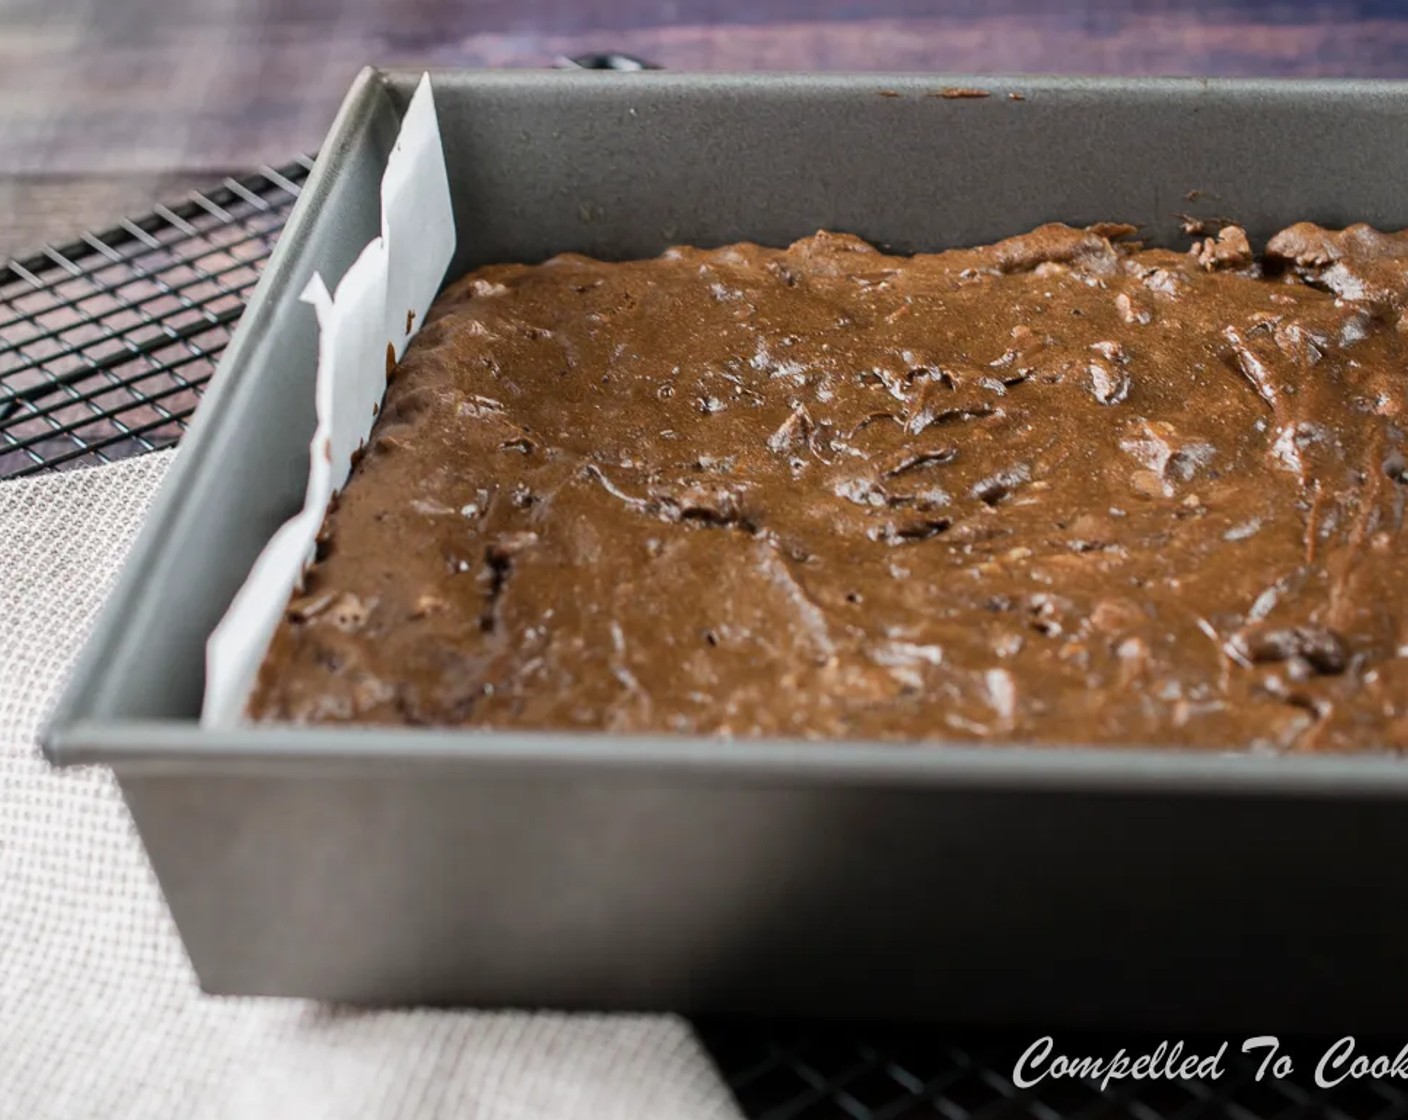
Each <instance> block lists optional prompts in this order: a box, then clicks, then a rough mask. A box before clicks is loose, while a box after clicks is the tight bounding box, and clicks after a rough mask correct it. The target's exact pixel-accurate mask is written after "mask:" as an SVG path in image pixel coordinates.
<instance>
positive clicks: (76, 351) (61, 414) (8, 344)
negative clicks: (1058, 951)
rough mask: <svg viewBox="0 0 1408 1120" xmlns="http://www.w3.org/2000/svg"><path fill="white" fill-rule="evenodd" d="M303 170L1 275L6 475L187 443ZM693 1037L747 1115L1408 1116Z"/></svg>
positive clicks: (1100, 1050) (746, 1034) (1236, 1063)
mask: <svg viewBox="0 0 1408 1120" xmlns="http://www.w3.org/2000/svg"><path fill="white" fill-rule="evenodd" d="M311 165H312V164H311V160H309V159H306V158H305V159H300V160H298V161H296V162H294V163H292V164H289V165H288V166H286V167H282V168H278V169H275V168H270V167H265V168H261V169H260V170H259V171H257V172H254V173H252V174H250V175H246V176H242V177H238V178H229V179H226V180H224V182H223V183H221V184H220V185H219V186H217V187H216V188H215V189H213V190H210V191H207V192H204V193H198V194H193V195H191V196H189V197H188V198H187V199H186V200H184V201H183V202H181V203H179V204H177V205H174V206H158V207H157V208H155V209H154V210H153V211H152V212H151V213H150V214H147V215H145V216H143V217H140V218H133V219H129V220H124V221H122V222H120V223H118V224H117V225H116V226H114V227H113V228H112V229H110V230H107V231H104V232H102V233H89V234H84V235H83V236H82V237H80V238H79V239H77V240H76V241H74V242H72V243H71V244H68V245H64V246H61V247H57V248H55V247H47V248H45V249H43V250H42V251H40V252H38V253H35V254H33V255H31V256H28V257H26V258H24V259H21V260H18V261H13V262H11V263H9V264H8V265H5V266H3V267H0V478H6V477H17V476H21V475H32V474H36V473H39V472H43V471H51V470H62V469H69V468H73V467H78V466H91V465H97V464H100V463H105V462H110V461H113V460H116V459H120V458H123V457H126V456H131V455H136V454H141V453H142V452H146V451H152V450H155V449H157V448H160V447H165V446H169V445H171V444H174V443H175V442H176V441H177V440H178V439H180V436H181V432H182V430H183V429H184V426H185V422H186V419H187V418H188V417H189V416H190V415H191V413H192V412H193V411H194V410H195V407H196V405H197V403H198V401H199V398H200V394H201V390H202V389H203V387H204V386H205V384H206V382H207V381H208V380H209V378H210V375H211V373H212V372H213V371H214V368H215V363H216V362H217V361H218V359H219V356H220V353H221V351H222V350H223V349H224V347H225V345H226V343H227V342H228V341H229V338H230V334H231V332H232V330H233V329H234V326H235V324H236V322H237V320H238V319H239V317H240V314H241V313H242V311H243V310H244V305H245V301H246V299H247V297H248V295H249V293H250V290H251V289H252V288H253V286H254V284H255V282H256V281H257V279H258V277H259V273H260V270H261V269H262V267H263V265H264V262H265V260H266V259H267V257H268V255H269V252H270V251H271V250H272V248H273V244H274V241H275V239H276V238H277V237H278V235H279V232H280V230H281V229H282V228H283V225H284V222H285V220H286V219H287V217H288V212H289V210H290V209H291V208H292V206H293V203H294V201H295V200H296V198H297V197H298V193H299V190H300V188H301V186H302V184H303V182H304V181H305V180H306V178H307V175H308V172H309V170H310V168H311ZM699 1029H700V1035H701V1038H702V1039H703V1041H704V1043H705V1045H706V1046H707V1047H708V1049H709V1051H710V1053H711V1054H712V1055H713V1056H714V1058H715V1060H716V1062H717V1063H718V1066H719V1068H720V1070H721V1071H722V1073H723V1075H724V1077H725V1078H726V1080H727V1081H728V1083H729V1085H730V1086H731V1087H732V1088H733V1090H734V1093H735V1095H736V1096H737V1098H738V1102H739V1104H740V1105H741V1106H742V1109H743V1111H744V1113H745V1114H746V1115H747V1116H748V1117H750V1118H753V1120H1107V1118H1108V1120H1114V1118H1125V1117H1128V1118H1129V1120H1201V1118H1204V1117H1228V1118H1230V1120H1263V1118H1266V1120H1320V1118H1323V1120H1398V1118H1404V1120H1408V1094H1405V1092H1404V1091H1403V1089H1402V1088H1400V1086H1399V1084H1398V1083H1394V1082H1388V1081H1370V1080H1357V1081H1351V1082H1348V1083H1346V1084H1344V1085H1342V1086H1340V1087H1339V1088H1336V1089H1333V1090H1319V1089H1316V1088H1314V1087H1313V1085H1312V1084H1311V1082H1310V1070H1311V1068H1313V1055H1314V1054H1316V1053H1318V1052H1319V1051H1322V1050H1323V1049H1324V1047H1325V1046H1326V1045H1327V1044H1328V1041H1332V1040H1326V1041H1322V1042H1319V1043H1317V1042H1315V1041H1313V1040H1310V1041H1302V1043H1301V1044H1300V1045H1299V1047H1298V1053H1299V1054H1300V1055H1301V1057H1300V1058H1298V1060H1297V1074H1296V1076H1295V1077H1294V1078H1292V1079H1288V1080H1284V1081H1275V1080H1262V1081H1258V1080H1257V1079H1256V1077H1255V1073H1256V1066H1255V1061H1254V1059H1253V1058H1252V1057H1249V1056H1243V1055H1242V1054H1241V1053H1240V1051H1239V1049H1238V1046H1239V1043H1237V1042H1234V1043H1233V1045H1232V1046H1231V1047H1230V1048H1229V1053H1228V1058H1227V1063H1226V1073H1225V1076H1224V1077H1222V1078H1220V1079H1218V1080H1216V1081H1209V1082H1197V1081H1185V1082H1177V1083H1171V1082H1138V1083H1133V1082H1124V1083H1121V1084H1117V1085H1113V1086H1111V1087H1109V1088H1108V1089H1104V1088H1101V1086H1099V1085H1098V1084H1096V1083H1093V1082H1090V1081H1065V1082H1051V1083H1043V1084H1042V1085H1039V1086H1036V1087H1034V1088H1027V1089H1021V1088H1018V1087H1017V1086H1016V1085H1015V1084H1014V1083H1013V1081H1012V1071H1013V1064H1014V1062H1015V1060H1016V1058H1017V1056H1018V1055H1019V1054H1020V1053H1021V1052H1022V1050H1023V1049H1024V1048H1025V1047H1026V1045H1028V1044H1029V1043H1030V1042H1031V1041H1032V1040H1033V1039H1035V1038H1037V1037H1039V1036H1040V1035H1041V1034H1043V1033H1045V1032H1044V1031H1042V1030H1041V1029H1038V1028H1034V1029H1032V1030H1030V1031H1027V1032H1022V1033H1019V1034H1011V1033H1008V1034H992V1033H991V1032H981V1031H953V1030H949V1029H944V1030H940V1029H931V1028H913V1027H911V1028H896V1027H888V1026H867V1025H857V1024H835V1025H830V1026H821V1025H816V1024H810V1025H808V1024H790V1023H778V1022H755V1021H739V1020H730V1021H727V1022H724V1021H707V1022H701V1023H700V1024H699ZM1158 1041H1159V1040H1158V1039H1152V1038H1151V1039H1143V1040H1141V1039H1138V1038H1130V1037H1122V1038H1097V1037H1094V1036H1071V1037H1068V1038H1063V1039H1062V1052H1064V1053H1069V1054H1093V1055H1112V1054H1114V1053H1115V1052H1116V1051H1117V1050H1118V1049H1120V1048H1121V1047H1124V1048H1126V1049H1128V1050H1130V1051H1131V1052H1136V1053H1137V1052H1142V1050H1140V1048H1141V1047H1142V1048H1143V1049H1144V1050H1148V1049H1152V1048H1153V1047H1154V1046H1155V1045H1157V1043H1158ZM1190 1045H1192V1046H1194V1047H1196V1045H1197V1044H1196V1043H1194V1044H1190ZM1202 1045H1203V1046H1204V1048H1205V1049H1207V1048H1215V1047H1216V1045H1217V1040H1204V1042H1203V1043H1202ZM1385 1046H1386V1047H1387V1050H1388V1052H1389V1053H1394V1052H1395V1051H1396V1049H1397V1047H1396V1046H1394V1045H1393V1044H1391V1043H1389V1044H1385ZM1380 1049H1383V1047H1381V1048H1380Z"/></svg>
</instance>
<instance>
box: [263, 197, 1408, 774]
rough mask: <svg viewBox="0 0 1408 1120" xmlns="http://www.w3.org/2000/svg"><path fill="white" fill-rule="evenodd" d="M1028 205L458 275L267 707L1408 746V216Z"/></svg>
mask: <svg viewBox="0 0 1408 1120" xmlns="http://www.w3.org/2000/svg"><path fill="white" fill-rule="evenodd" d="M1133 232H1134V231H1133V230H1132V229H1131V228H1130V227H1126V226H1116V225H1109V224H1106V225H1097V226H1093V227H1090V228H1088V229H1073V228H1069V227H1066V226H1061V225H1049V226H1043V227H1041V228H1040V229H1037V230H1035V231H1033V232H1031V233H1028V234H1024V235H1022V236H1019V237H1013V238H1010V239H1008V240H1005V241H1001V242H998V243H996V244H993V245H989V246H985V247H981V248H974V249H960V250H952V251H949V252H944V253H937V254H929V255H918V256H914V257H894V256H887V255H885V254H883V253H880V252H878V251H876V250H875V249H873V248H872V247H871V246H870V245H868V244H866V243H865V242H863V241H861V240H859V239H858V238H855V237H851V236H847V235H842V234H832V233H818V234H816V235H815V236H813V237H809V238H805V239H803V240H801V241H798V242H797V243H795V244H793V245H792V246H790V247H788V248H786V249H770V248H763V247H759V246H757V245H752V244H738V245H730V246H726V247H724V248H720V249H712V250H702V249H694V248H674V249H670V250H668V251H667V252H665V253H664V254H663V255H661V256H660V257H658V258H655V259H652V260H638V261H625V262H610V263H608V262H602V261H596V260H590V259H587V258H585V257H581V256H577V255H572V254H568V255H563V256H559V257H556V258H553V259H552V260H549V261H547V262H545V263H543V264H540V265H532V266H529V265H500V266H493V267H488V268H483V269H480V270H478V271H476V272H474V273H473V274H471V275H469V276H466V277H464V278H463V279H461V280H459V281H458V282H456V283H455V284H453V285H451V286H450V287H449V289H448V290H447V291H446V292H445V294H444V295H443V296H442V297H441V298H440V299H439V300H438V301H437V302H436V304H435V305H434V307H433V308H432V310H431V312H430V314H429V316H428V319H427V322H426V325H425V326H424V328H423V329H422V330H421V331H420V333H419V334H418V335H417V336H416V338H415V339H414V341H413V342H412V344H411V346H410V348H409V349H408V351H407V353H406V355H405V356H404V358H403V359H402V361H401V362H400V364H399V366H398V367H397V368H396V370H395V371H394V374H393V376H392V379H391V383H390V386H389V388H388V390H387V394H386V399H385V402H384V407H383V409H382V412H381V415H380V416H379V418H378V420H377V423H376V426H375V428H374V430H373V433H372V438H371V440H370V443H369V445H368V447H367V448H366V451H365V454H363V456H362V457H361V459H360V461H359V462H358V463H357V465H356V467H355V468H354V470H353V472H352V475H351V478H350V479H349V481H348V483H347V485H346V487H345V488H344V490H343V492H342V493H341V495H340V496H339V498H338V500H337V501H336V503H335V505H334V508H333V509H332V510H331V511H330V512H329V514H328V517H327V520H326V523H325V525H324V528H323V531H322V534H321V537H320V543H319V549H318V556H317V561H316V563H315V564H314V565H313V567H312V568H311V570H310V571H309V573H308V578H307V581H306V586H305V588H304V589H303V590H302V591H301V592H299V594H298V595H297V596H296V597H295V598H294V600H293V601H292V602H291V603H290V604H289V606H288V609H287V612H286V615H285V617H284V619H283V620H282V621H281V623H280V625H279V628H278V631H277V633H276V634H275V637H274V640H273V643H272V645H271V648H270V650H269V652H268V654H267V656H266V659H265V661H264V664H263V666H262V668H261V671H260V675H259V679H258V683H257V686H256V690H255V693H254V695H253V697H252V700H251V703H250V714H251V715H252V717H254V718H255V719H257V720H260V721H292V722H311V723H374V724H415V725H435V726H466V727H479V728H495V729H510V728H513V729H536V730H549V729H556V730H599V731H610V732H618V733H626V732H671V733H691V734H706V735H734V736H784V737H801V738H825V739H831V738H848V739H849V738H855V739H877V740H916V741H917V740H936V739H946V740H954V739H958V740H977V741H985V742H992V743H1011V742H1028V743H1031V742H1036V743H1070V744H1101V745H1112V746H1113V745H1119V744H1137V745H1164V744H1167V745H1184V746H1189V747H1201V748H1209V749H1218V750H1228V749H1234V750H1236V749H1262V750H1278V751H1347V750H1398V749H1401V748H1402V747H1404V746H1405V745H1408V631H1406V630H1405V621H1406V620H1408V609H1406V608H1405V593H1404V590H1403V584H1404V580H1403V577H1402V574H1401V571H1400V568H1399V563H1398V553H1399V549H1400V542H1401V540H1402V535H1403V514H1404V504H1405V496H1408V458H1405V452H1404V450H1403V419H1402V417H1401V415H1400V414H1401V412H1402V411H1403V407H1404V402H1405V378H1408V372H1405V371H1408V333H1406V332H1408V318H1404V317H1403V315H1402V313H1403V311H1404V308H1405V306H1408V237H1405V236H1403V235H1396V234H1382V233H1379V232H1377V231H1375V230H1372V229H1369V228H1368V227H1365V226H1355V227H1351V228H1350V229H1348V230H1345V231H1341V232H1336V231H1329V230H1324V229H1321V228H1319V227H1317V226H1312V225H1309V224H1300V225H1295V226H1292V227H1290V228H1288V229H1286V230H1283V231H1282V232H1281V233H1279V234H1277V235H1276V236H1275V237H1274V238H1272V240H1271V241H1270V242H1269V244H1268V245H1267V246H1266V247H1265V251H1264V252H1263V253H1262V254H1260V255H1256V254H1254V253H1253V250H1252V247H1251V246H1250V245H1249V243H1248V241H1247V238H1246V236H1245V235H1244V234H1243V232H1242V231H1241V230H1240V229H1238V228H1237V227H1235V226H1232V227H1226V228H1224V229H1222V230H1221V231H1220V233H1218V234H1217V236H1209V237H1208V238H1206V239H1205V240H1203V241H1200V242H1198V243H1197V244H1195V245H1194V246H1193V248H1192V249H1191V250H1190V251H1189V252H1188V253H1177V252H1174V251H1170V250H1163V249H1146V248H1143V247H1141V246H1140V245H1139V244H1137V243H1135V242H1133V241H1131V240H1129V238H1130V235H1131V234H1132V233H1133Z"/></svg>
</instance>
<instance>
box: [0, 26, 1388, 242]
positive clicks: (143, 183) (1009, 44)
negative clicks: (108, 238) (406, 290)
mask: <svg viewBox="0 0 1408 1120" xmlns="http://www.w3.org/2000/svg"><path fill="white" fill-rule="evenodd" d="M1192 7H1196V9H1197V10H1196V11H1190V10H1189V9H1190V8H1192ZM603 49H609V50H621V51H626V52H630V53H634V54H637V55H641V56H644V57H648V58H650V59H652V60H654V61H657V62H659V63H661V64H663V65H665V66H668V67H670V68H672V69H682V70H683V69H695V70H723V69H731V70H758V69H773V70H804V69H819V70H909V71H925V72H940V71H943V72H950V73H953V72H964V71H967V72H978V71H986V72H995V73H1013V72H1052V73H1101V74H1213V75H1257V74H1268V75H1305V76H1312V75H1314V76H1360V77H1408V4H1405V3H1402V2H1401V0H1297V2H1290V0H1204V2H1203V3H1201V4H1198V5H1196V6H1195V5H1190V4H1188V3H1185V2H1183V0H1085V2H1083V3H1082V2H1079V0H1066V2H1063V0H951V2H948V3H928V4H926V3H921V2H919V0H872V2H865V0H813V2H808V0H0V259H3V258H4V257H6V256H9V255H11V254H18V253H21V252H23V251H24V250H27V249H32V248H35V247H37V246H38V245H39V244H41V243H43V242H45V241H50V240H62V239H64V238H65V237H67V236H70V235H72V234H73V233H75V232H77V231H78V230H80V229H82V228H86V227H91V226H93V225H101V224H104V223H106V222H109V221H111V220H112V219H113V218H116V217H118V216H120V215H123V214H127V213H132V212H138V211H142V210H145V209H146V208H148V207H149V206H150V204H151V203H152V202H153V201H156V200H157V199H159V198H167V199H170V198H172V197H177V196H179V195H181V194H182V193H183V192H184V191H186V190H189V189H191V188H194V187H197V186H201V185H203V184H206V183H209V182H211V181H212V180H214V179H217V178H219V177H220V176H221V175H222V174H224V173H227V172H229V171H232V170H244V169H247V168H250V167H253V166H256V165H258V164H260V163H264V162H269V163H281V162H283V161H285V160H287V159H288V158H289V157H291V156H293V155H294V154H296V153H299V152H302V151H307V150H310V149H312V148H313V147H315V146H316V145H317V143H318V141H319V139H320V138H321V136H322V135H323V133H324V131H325V129H326V128H327V125H328V123H329V122H330V120H331V118H332V115H333V112H334V110H335V109H336V107H337V103H338V100H339V98H340V97H341V95H342V93H343V91H344V90H345V89H346V88H347V85H348V83H349V82H350V81H351V79H352V76H353V75H354V74H355V73H356V71H357V69H358V68H359V67H360V66H361V65H362V64H364V63H367V62H381V63H402V64H411V65H418V64H435V65H464V66H546V65H551V64H552V62H553V60H554V59H555V58H557V57H559V56H561V55H567V54H575V53H580V52H583V51H590V50H603Z"/></svg>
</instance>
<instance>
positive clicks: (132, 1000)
mask: <svg viewBox="0 0 1408 1120" xmlns="http://www.w3.org/2000/svg"><path fill="white" fill-rule="evenodd" d="M169 462H170V455H169V454H167V453H161V454H155V455H147V456H144V457H142V458H139V459H135V460H132V461H129V462H126V463H122V464H119V465H116V466H112V467H103V468H97V469H93V470H86V471H75V472H70V473H66V474H59V475H50V476H44V477H40V478H38V479H34V480H22V481H12V482H5V483H0V1117H3V1118H4V1120H9V1118H11V1117H14V1118H16V1120H18V1118H24V1120H49V1118H54V1120H77V1118H84V1117H94V1118H97V1117H101V1118H103V1120H121V1118H127V1117H131V1118H134V1120H135V1118H140V1120H153V1118H164V1117H179V1118H181V1120H188V1118H204V1117H217V1118H240V1120H242V1118H245V1117H248V1118H250V1120H280V1118H288V1120H320V1118H323V1117H327V1118H334V1117H336V1118H338V1120H342V1118H351V1120H362V1118H383V1117H385V1118H392V1120H413V1118H414V1120H423V1118H433V1117H455V1118H466V1120H539V1118H543V1120H556V1118H558V1117H572V1118H576V1117H583V1118H590V1120H611V1118H617V1117H619V1118H623V1120H624V1118H630V1120H635V1118H637V1117H641V1118H647V1120H654V1118H656V1117H659V1118H662V1120H674V1118H678V1120H693V1118H695V1117H700V1118H703V1117H710V1118H713V1117H731V1116H736V1115H737V1111H736V1108H735V1106H734V1104H733V1102H732V1100H731V1098H730V1096H729V1094H728V1092H727V1090H726V1089H725V1088H724V1086H723V1084H722V1083H721V1081H720V1080H719V1077H718V1075H717V1073H716V1072H715V1070H714V1068H713V1066H712V1064H711V1063H710V1061H709V1059H708V1057H707V1056H706V1055H705V1053H704V1051H703V1049H702V1048H701V1047H700V1045H699V1043H698V1042H697V1040H696V1039H695V1037H694V1035H693V1033H692V1031H691V1030H690V1028H689V1025H688V1024H687V1023H685V1022H684V1021H682V1020H680V1019H677V1018H673V1017H666V1016H609V1015H561V1014H547V1013H543V1014H528V1013H476V1012H453V1011H429V1010H409V1011H404V1012H395V1011H388V1012H362V1011H358V1010H355V1009H347V1008H337V1007H329V1006H326V1005H321V1004H316V1003H312V1002H307V1001H302V1000H267V999H265V1000H260V999H229V998H215V997H211V996H206V995H202V994H201V993H200V991H199V990H198V989H197V988H196V984H195V981H194V978H193V976H192V974H191V971H190V968H189V966H188V964H187V961H186V957H185V954H184V953H183V952H182V949H181V945H180V942H179V941H178V939H177V937H176V933H175V930H174V928H173V926H172V924H171V921H170V919H169V917H168V916H167V912H166V908H165V905H164V904H163V902H162V900H161V896H160V894H159V892H158V890H157V885H156V882H155V880H154V878H153V876H152V874H151V871H150V870H149V868H148V865H147V861H146V857H145V855H144V854H143V852H142V849H141V846H140V844H139V842H138V840H137V837H136V834H135V833H134V831H133V829H132V826H131V823H130V820H129V818H128V815H127V811H126V809H125V807H124V806H123V804H122V801H121V799H120V797H119V795H118V792H117V787H116V785H115V784H114V782H113V780H112V778H111V776H110V775H109V773H108V772H107V771H106V770H100V769H84V770H77V771H74V770H69V771H54V770H51V769H50V768H49V766H48V764H47V763H45V762H44V761H43V759H42V758H40V756H39V754H38V750H37V747H36V745H35V735H36V732H37V731H38V729H39V726H40V723H41V721H42V720H43V718H44V716H45V715H46V713H47V712H48V710H49V708H50V706H51V705H52V703H53V701H54V699H55V695H56V693H57V691H58V689H59V687H60V685H61V683H62V679H63V677H64V676H65V674H66V673H67V671H68V667H69V665H70V663H71V661H72V659H73V657H74V655H75V653H76V652H77V650H78V647H79V646H80V644H81V642H82V639H83V637H84V635H85V634H86V633H87V631H88V629H89V627H90V626H91V625H92V622H93V619H94V616H95V614H96V612H97V610H98V608H99V607H100V606H101V604H102V602H103V598H104V596H105V595H106V594H107V591H108V588H109V586H110V583H111V580H112V577H113V575H114V574H115V573H116V570H117V568H118V566H119V565H120V563H121V560H122V557H123V555H124V554H125V553H126V551H127V548H128V546H129V545H130V543H131V541H132V538H133V535H134V533H135V532H136V530H137V528H138V526H139V524H140V522H141V520H142V517H143V515H144V513H145V512H146V508H147V504H148V502H149V500H150V498H151V496H152V494H153V492H154V491H155V489H156V487H157V485H158V483H160V481H161V478H162V476H163V475H164V474H165V472H166V467H167V464H168V463H169Z"/></svg>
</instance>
